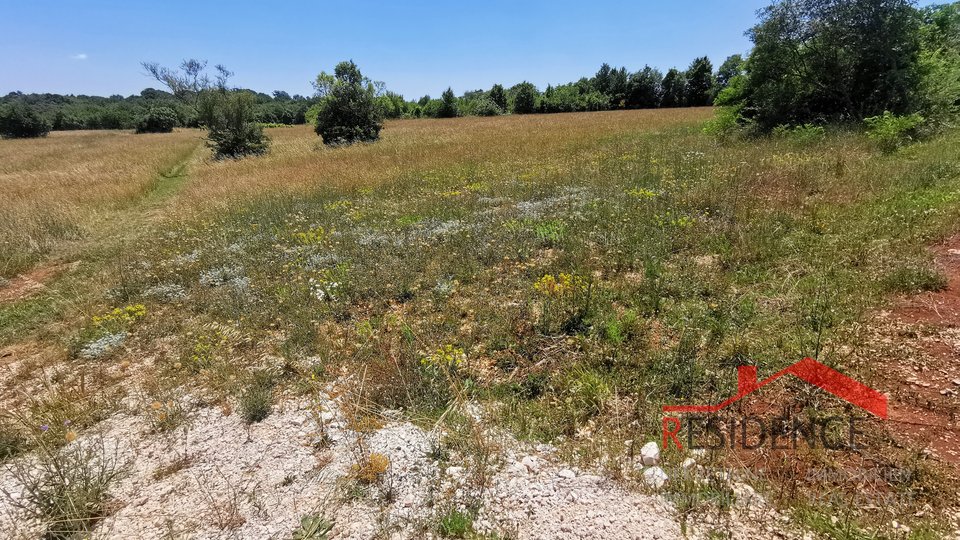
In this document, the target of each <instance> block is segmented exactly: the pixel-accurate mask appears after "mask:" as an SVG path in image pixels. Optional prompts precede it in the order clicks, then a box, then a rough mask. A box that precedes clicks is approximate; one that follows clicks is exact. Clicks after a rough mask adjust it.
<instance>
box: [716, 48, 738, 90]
mask: <svg viewBox="0 0 960 540" xmlns="http://www.w3.org/2000/svg"><path fill="white" fill-rule="evenodd" d="M743 67H744V61H743V57H742V56H740V55H739V54H734V55H732V56H728V57H727V59H726V60H724V61H723V64H720V68H719V69H717V77H716V85H717V91H718V92H719V91H720V90H723V89H724V88H726V87H727V86H728V85H729V84H730V81H731V80H732V79H733V78H734V77H736V76H737V75H743V73H744V71H743Z"/></svg>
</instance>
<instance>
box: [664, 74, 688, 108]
mask: <svg viewBox="0 0 960 540" xmlns="http://www.w3.org/2000/svg"><path fill="white" fill-rule="evenodd" d="M660 95H661V98H660V106H661V107H683V106H684V105H685V99H686V95H687V79H686V77H684V75H683V73H681V72H680V70H678V69H676V68H671V69H670V71H668V72H667V74H666V75H664V77H663V84H662V87H661V94H660Z"/></svg>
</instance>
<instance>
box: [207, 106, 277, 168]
mask: <svg viewBox="0 0 960 540" xmlns="http://www.w3.org/2000/svg"><path fill="white" fill-rule="evenodd" d="M207 94H208V95H207V97H206V98H205V100H206V101H207V103H206V104H205V105H204V107H205V108H206V109H207V111H206V113H205V114H203V116H204V117H205V118H206V119H207V120H206V122H205V123H206V127H207V130H208V131H209V136H208V138H209V142H208V144H209V145H210V147H212V148H213V150H214V157H216V158H217V159H223V158H234V159H236V158H241V157H244V156H258V155H261V154H265V153H266V152H267V149H268V148H269V145H270V139H269V138H268V137H267V136H266V135H264V133H263V127H262V126H260V125H259V124H257V123H256V122H255V121H254V115H253V106H254V99H253V96H252V95H251V94H250V93H249V92H243V91H238V92H222V91H219V90H212V91H209V92H208V93H207Z"/></svg>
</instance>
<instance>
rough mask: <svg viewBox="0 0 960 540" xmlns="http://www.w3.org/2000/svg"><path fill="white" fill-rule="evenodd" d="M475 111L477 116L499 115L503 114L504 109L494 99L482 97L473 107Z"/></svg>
mask: <svg viewBox="0 0 960 540" xmlns="http://www.w3.org/2000/svg"><path fill="white" fill-rule="evenodd" d="M473 112H474V113H475V114H476V115H477V116H499V115H501V114H503V109H501V108H500V106H498V105H497V104H496V103H494V102H493V100H492V99H489V98H481V99H479V100H478V101H477V104H476V105H475V106H474V108H473Z"/></svg>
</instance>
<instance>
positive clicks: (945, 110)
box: [919, 2, 960, 128]
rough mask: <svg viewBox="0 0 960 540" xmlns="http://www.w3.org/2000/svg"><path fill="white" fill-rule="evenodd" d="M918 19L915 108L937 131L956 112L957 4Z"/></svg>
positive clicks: (959, 104) (959, 65)
mask: <svg viewBox="0 0 960 540" xmlns="http://www.w3.org/2000/svg"><path fill="white" fill-rule="evenodd" d="M921 15H922V17H923V26H922V28H921V34H920V35H921V43H922V45H921V47H922V49H921V53H920V71H921V83H920V106H919V108H920V110H921V111H922V113H923V116H924V117H925V118H927V119H928V125H929V126H930V127H933V128H938V127H941V126H945V125H949V124H951V123H953V120H954V119H955V118H956V116H957V114H958V112H960V111H958V109H960V2H956V3H953V4H945V5H936V6H930V7H927V8H924V9H923V11H922V12H921Z"/></svg>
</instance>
